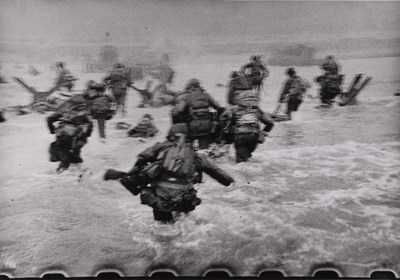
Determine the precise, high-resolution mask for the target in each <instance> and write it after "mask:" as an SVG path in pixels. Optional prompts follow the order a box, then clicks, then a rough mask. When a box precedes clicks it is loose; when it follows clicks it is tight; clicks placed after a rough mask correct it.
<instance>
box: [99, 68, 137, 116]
mask: <svg viewBox="0 0 400 280" xmlns="http://www.w3.org/2000/svg"><path fill="white" fill-rule="evenodd" d="M104 83H105V84H106V85H107V86H108V87H110V88H111V91H112V94H113V96H114V99H115V100H116V102H117V110H118V109H119V108H121V112H122V115H123V116H125V114H126V111H125V100H126V94H127V89H128V86H130V85H131V84H132V80H131V75H130V71H129V69H126V68H125V66H124V65H123V64H122V63H116V64H115V65H114V67H113V70H112V71H111V72H110V73H109V74H108V75H107V76H106V77H105V78H104Z"/></svg>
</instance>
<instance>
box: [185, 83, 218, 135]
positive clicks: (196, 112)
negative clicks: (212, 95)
mask: <svg viewBox="0 0 400 280" xmlns="http://www.w3.org/2000/svg"><path fill="white" fill-rule="evenodd" d="M192 96H193V97H192V100H191V104H190V106H189V115H190V122H189V126H190V132H191V134H192V136H194V137H196V136H202V135H207V134H209V133H213V131H215V129H216V127H215V126H216V124H215V122H214V121H215V119H216V117H215V115H214V113H213V112H212V111H211V110H210V103H209V101H208V99H207V96H206V95H205V94H204V93H203V92H202V91H201V90H197V92H196V93H195V94H192Z"/></svg>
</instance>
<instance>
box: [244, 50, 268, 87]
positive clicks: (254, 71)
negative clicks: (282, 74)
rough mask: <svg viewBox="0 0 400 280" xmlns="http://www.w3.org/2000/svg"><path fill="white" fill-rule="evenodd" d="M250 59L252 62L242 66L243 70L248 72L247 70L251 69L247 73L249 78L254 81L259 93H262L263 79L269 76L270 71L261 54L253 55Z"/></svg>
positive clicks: (253, 83)
mask: <svg viewBox="0 0 400 280" xmlns="http://www.w3.org/2000/svg"><path fill="white" fill-rule="evenodd" d="M250 61H251V62H250V63H247V64H246V65H243V66H242V68H241V72H243V73H246V70H247V69H250V73H249V74H248V75H247V77H248V80H249V81H250V82H251V83H252V85H253V88H254V89H255V90H256V91H257V93H258V94H260V90H261V88H262V84H263V80H264V79H265V78H267V77H268V75H269V71H268V68H267V67H266V66H265V65H264V63H263V62H262V60H261V57H260V56H259V55H253V56H251V57H250Z"/></svg>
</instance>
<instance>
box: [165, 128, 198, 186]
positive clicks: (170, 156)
mask: <svg viewBox="0 0 400 280" xmlns="http://www.w3.org/2000/svg"><path fill="white" fill-rule="evenodd" d="M191 145H192V144H191V143H188V142H186V141H185V136H183V135H182V136H181V138H180V140H179V141H178V142H177V143H176V144H174V145H173V146H171V147H170V148H168V150H167V151H166V152H165V156H164V160H163V163H162V166H163V170H164V171H166V173H167V175H170V176H172V177H175V178H181V179H189V178H192V177H193V176H194V173H195V170H196V166H195V151H194V149H193V148H192V146H191Z"/></svg>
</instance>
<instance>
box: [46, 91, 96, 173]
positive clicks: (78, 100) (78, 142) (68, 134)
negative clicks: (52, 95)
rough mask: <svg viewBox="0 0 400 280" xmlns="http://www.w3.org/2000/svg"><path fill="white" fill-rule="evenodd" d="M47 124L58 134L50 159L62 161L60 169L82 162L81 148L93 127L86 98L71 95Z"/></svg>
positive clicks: (52, 145)
mask: <svg viewBox="0 0 400 280" xmlns="http://www.w3.org/2000/svg"><path fill="white" fill-rule="evenodd" d="M55 122H58V126H57V127H55V126H54V123H55ZM47 124H48V127H49V130H50V133H51V134H56V141H55V142H53V143H51V145H50V150H49V151H50V161H52V162H57V161H60V162H61V163H60V165H59V167H58V170H61V169H67V168H68V167H69V165H70V164H71V163H81V162H82V158H81V157H80V152H81V148H82V147H83V146H84V145H85V144H86V142H87V138H88V137H89V136H90V135H91V133H92V129H93V124H92V121H91V119H90V116H89V109H88V107H87V105H86V103H85V99H84V98H83V97H82V96H78V95H76V96H73V97H71V99H70V100H68V101H65V102H64V103H63V104H62V105H61V106H60V107H59V108H58V110H57V111H56V112H55V113H53V114H52V115H50V116H49V117H48V118H47Z"/></svg>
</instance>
